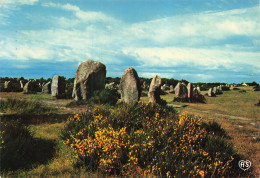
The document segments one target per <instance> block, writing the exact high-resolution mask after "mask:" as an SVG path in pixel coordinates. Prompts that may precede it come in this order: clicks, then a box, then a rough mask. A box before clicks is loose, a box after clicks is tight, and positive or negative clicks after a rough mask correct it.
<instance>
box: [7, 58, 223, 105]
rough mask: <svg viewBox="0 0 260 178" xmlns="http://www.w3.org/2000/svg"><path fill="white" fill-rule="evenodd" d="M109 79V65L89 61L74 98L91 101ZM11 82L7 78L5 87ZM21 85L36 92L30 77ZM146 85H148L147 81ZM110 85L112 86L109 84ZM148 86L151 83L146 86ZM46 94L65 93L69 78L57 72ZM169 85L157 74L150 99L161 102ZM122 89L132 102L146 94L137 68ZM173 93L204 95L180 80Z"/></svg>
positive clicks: (79, 74) (184, 96)
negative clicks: (66, 81) (107, 69)
mask: <svg viewBox="0 0 260 178" xmlns="http://www.w3.org/2000/svg"><path fill="white" fill-rule="evenodd" d="M105 78H106V66H105V65H104V64H103V63H101V62H97V61H92V60H88V61H86V62H83V63H81V64H80V65H79V67H78V69H77V71H76V75H75V79H74V85H73V91H72V97H73V98H74V99H75V100H87V99H89V98H90V97H91V96H92V95H93V93H94V91H96V90H99V91H101V90H103V89H104V88H105ZM9 84H10V83H9V82H8V81H6V83H5V88H7V87H8V85H9ZM20 84H21V88H23V91H24V92H25V93H29V92H31V91H33V90H34V89H35V88H36V87H37V84H36V81H35V80H29V81H28V82H27V83H26V84H25V85H24V84H23V83H22V81H20ZM144 85H145V84H144ZM107 86H108V87H111V86H109V85H107ZM146 86H147V85H146ZM41 89H42V92H43V93H51V95H52V96H54V97H57V96H59V95H61V94H63V93H64V92H65V90H66V84H65V78H64V77H61V76H58V75H55V76H54V77H53V79H52V81H49V82H47V83H45V84H43V85H42V86H41ZM165 89H166V85H162V80H161V78H160V77H159V76H158V75H155V76H154V77H153V79H152V81H151V83H150V86H149V92H148V97H149V102H152V103H159V104H160V103H161V102H162V99H161V98H160V94H161V91H165ZM119 90H120V93H121V100H122V101H124V102H126V103H130V102H135V101H139V100H140V97H141V93H142V87H141V83H140V80H139V77H138V74H137V72H136V70H135V69H134V68H133V67H129V68H128V69H126V70H125V72H124V73H123V75H122V77H121V80H120V84H119ZM220 91H221V86H219V87H214V88H213V89H212V88H211V89H210V90H209V92H208V96H215V95H217V94H219V93H220ZM170 92H175V98H174V100H176V101H189V102H196V101H198V98H199V97H200V96H201V95H200V88H199V87H195V86H193V85H192V84H191V83H189V84H188V85H187V86H186V85H185V84H184V83H181V82H179V83H178V84H177V85H176V87H175V88H173V86H172V85H171V86H170Z"/></svg>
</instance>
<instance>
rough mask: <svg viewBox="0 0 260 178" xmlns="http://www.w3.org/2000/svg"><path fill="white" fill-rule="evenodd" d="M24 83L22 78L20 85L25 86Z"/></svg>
mask: <svg viewBox="0 0 260 178" xmlns="http://www.w3.org/2000/svg"><path fill="white" fill-rule="evenodd" d="M23 86H24V84H23V80H20V87H21V88H23Z"/></svg>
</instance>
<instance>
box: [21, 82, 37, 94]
mask: <svg viewBox="0 0 260 178" xmlns="http://www.w3.org/2000/svg"><path fill="white" fill-rule="evenodd" d="M34 85H35V84H34V82H32V81H28V82H27V83H26V84H25V85H24V87H23V92H24V93H29V92H34V91H35V86H34Z"/></svg>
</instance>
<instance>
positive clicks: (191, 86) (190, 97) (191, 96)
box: [187, 83, 193, 99]
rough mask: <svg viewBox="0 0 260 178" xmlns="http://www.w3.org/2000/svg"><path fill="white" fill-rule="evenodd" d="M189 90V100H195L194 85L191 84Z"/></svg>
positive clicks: (188, 86)
mask: <svg viewBox="0 0 260 178" xmlns="http://www.w3.org/2000/svg"><path fill="white" fill-rule="evenodd" d="M187 90H188V98H189V99H192V98H193V85H192V84H191V83H189V84H188V85H187Z"/></svg>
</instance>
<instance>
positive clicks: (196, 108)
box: [0, 87, 259, 177]
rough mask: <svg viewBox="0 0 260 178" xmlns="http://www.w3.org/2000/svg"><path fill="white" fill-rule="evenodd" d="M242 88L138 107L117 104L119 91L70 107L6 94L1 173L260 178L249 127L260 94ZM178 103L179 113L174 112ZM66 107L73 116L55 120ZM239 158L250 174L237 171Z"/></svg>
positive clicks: (46, 98)
mask: <svg viewBox="0 0 260 178" xmlns="http://www.w3.org/2000/svg"><path fill="white" fill-rule="evenodd" d="M237 88H238V89H239V90H237V91H236V90H232V89H231V90H230V91H224V92H223V95H218V96H217V97H214V98H210V97H207V96H205V95H204V94H205V93H206V91H202V94H203V95H204V96H205V98H206V101H207V102H206V104H203V103H179V102H173V98H174V94H172V93H168V92H166V93H165V95H162V96H161V97H162V99H164V100H165V101H166V102H167V105H166V106H160V105H154V104H151V103H149V104H147V103H148V97H147V95H146V94H147V91H144V95H143V97H142V98H141V101H144V102H139V103H135V104H130V105H126V104H122V103H119V101H120V100H118V98H119V95H118V92H117V91H114V93H113V94H110V95H108V94H107V90H104V91H101V92H97V93H95V96H94V97H93V98H92V100H91V102H88V103H86V102H82V103H81V104H83V105H81V106H79V105H80V104H79V103H75V102H72V103H71V105H72V106H71V107H69V108H65V107H64V106H65V105H66V104H67V103H69V102H71V101H72V100H60V99H59V100H56V99H55V98H52V97H51V96H50V95H45V94H39V93H37V94H26V95H23V94H20V93H4V97H6V99H4V100H1V102H0V112H1V113H2V117H1V132H0V133H1V136H0V138H1V140H0V143H1V145H0V152H1V173H0V175H1V176H2V177H10V176H43V177H46V176H62V177H69V176H74V177H79V176H82V177H93V176H96V177H101V176H109V175H112V176H118V175H119V176H121V175H122V176H123V175H124V176H141V177H142V176H159V177H160V176H163V177H167V176H168V177H174V176H177V177H210V176H212V177H215V176H216V177H218V176H224V177H229V176H230V177H234V176H240V177H244V176H256V177H257V169H258V167H257V165H259V161H258V160H257V154H255V153H257V152H258V151H259V149H258V148H259V135H258V132H259V128H258V127H257V125H256V126H254V125H252V124H257V123H259V107H258V106H257V104H256V103H259V93H258V91H253V87H237ZM242 90H245V91H246V92H242V93H240V92H239V91H242ZM108 93H111V92H108ZM1 94H2V93H1ZM11 95H13V97H10V96H11ZM2 96H3V95H2ZM14 98H15V99H14ZM112 99H113V100H112ZM39 101H41V102H39ZM107 101H113V102H110V103H109V102H107ZM73 104H74V105H73ZM177 105H178V106H180V108H179V109H178V111H179V112H177V110H176V109H173V108H172V107H169V106H174V107H175V106H177ZM54 106H55V107H56V106H62V107H61V108H57V109H54ZM184 106H185V107H184ZM63 108H65V109H66V112H67V110H68V111H69V112H72V113H73V112H76V113H75V114H73V115H71V116H68V115H65V114H64V115H61V114H59V115H58V114H57V113H60V112H61V113H63V112H64V111H63ZM79 109H80V110H79ZM79 111H84V112H82V113H81V112H79ZM180 113H182V114H180ZM185 113H188V114H185ZM14 115H15V116H18V115H19V118H18V119H17V118H13V116H14ZM194 115H196V116H194ZM198 115H199V116H200V117H198ZM11 116H12V117H11ZM229 116H230V117H229ZM231 116H232V117H231ZM28 117H33V118H30V119H28ZM220 117H221V119H218V118H220ZM239 117H243V118H244V119H247V120H242V119H243V118H241V119H239ZM212 118H214V119H215V121H212ZM231 118H232V119H231ZM35 119H37V120H41V121H40V122H38V121H37V122H34V121H33V120H35ZM216 120H217V122H216ZM251 122H252V124H251ZM240 159H244V160H251V161H252V165H253V168H250V169H249V170H247V171H242V170H241V169H239V167H238V164H237V163H238V161H239V160H240Z"/></svg>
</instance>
